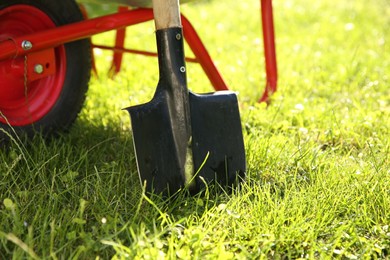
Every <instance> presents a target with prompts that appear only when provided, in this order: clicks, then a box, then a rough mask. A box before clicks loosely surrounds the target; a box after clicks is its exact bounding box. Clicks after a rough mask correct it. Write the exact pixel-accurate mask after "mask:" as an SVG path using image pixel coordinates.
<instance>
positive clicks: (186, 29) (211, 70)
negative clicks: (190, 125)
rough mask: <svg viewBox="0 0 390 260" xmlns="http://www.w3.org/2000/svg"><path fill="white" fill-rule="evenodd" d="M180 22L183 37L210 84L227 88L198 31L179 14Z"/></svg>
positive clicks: (215, 87) (220, 88) (217, 87)
mask: <svg viewBox="0 0 390 260" xmlns="http://www.w3.org/2000/svg"><path fill="white" fill-rule="evenodd" d="M181 22H182V24H183V33H184V38H185V39H186V41H187V43H188V45H189V46H190V48H191V50H192V52H193V53H194V55H195V58H196V59H197V60H198V61H199V63H200V65H201V66H202V68H203V71H204V72H205V73H206V75H207V77H208V78H209V80H210V82H211V84H212V85H213V87H214V89H215V90H227V89H228V87H227V85H226V83H225V81H224V80H223V78H222V76H221V74H220V73H219V71H218V69H217V67H216V66H215V64H214V62H213V60H212V59H211V57H210V55H209V53H208V52H207V50H206V47H205V46H204V44H203V42H202V41H201V39H200V38H199V35H198V33H197V32H196V31H195V29H194V27H193V26H192V24H191V23H190V22H189V21H188V19H187V18H186V17H185V16H184V15H181Z"/></svg>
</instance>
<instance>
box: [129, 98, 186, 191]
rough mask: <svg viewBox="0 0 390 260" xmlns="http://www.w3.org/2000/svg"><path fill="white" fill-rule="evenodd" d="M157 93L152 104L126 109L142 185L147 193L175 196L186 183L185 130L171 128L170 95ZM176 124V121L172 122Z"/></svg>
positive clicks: (180, 123) (177, 123) (173, 125)
mask: <svg viewBox="0 0 390 260" xmlns="http://www.w3.org/2000/svg"><path fill="white" fill-rule="evenodd" d="M164 94H165V93H164V92H160V93H158V94H157V95H156V96H155V97H154V98H153V100H152V101H151V102H149V103H146V104H144V105H140V106H135V107H130V108H127V110H128V111H129V113H130V116H131V125H132V132H133V140H134V148H135V151H136V159H137V167H138V173H139V177H140V180H141V182H142V183H141V184H142V185H144V182H146V191H148V192H153V193H156V194H160V193H163V194H164V195H172V194H173V193H174V192H176V191H178V190H179V189H180V188H181V187H183V186H184V183H185V161H186V150H187V146H188V141H189V139H190V137H189V136H188V134H186V131H185V130H184V131H181V130H180V129H172V128H173V127H175V126H177V125H183V122H172V109H171V108H170V107H169V100H168V96H167V95H164ZM173 121H175V120H173Z"/></svg>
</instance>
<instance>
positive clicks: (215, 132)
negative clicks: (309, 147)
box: [126, 0, 246, 196]
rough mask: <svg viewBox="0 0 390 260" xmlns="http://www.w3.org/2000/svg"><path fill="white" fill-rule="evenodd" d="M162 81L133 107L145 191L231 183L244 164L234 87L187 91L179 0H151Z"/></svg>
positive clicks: (164, 191)
mask: <svg viewBox="0 0 390 260" xmlns="http://www.w3.org/2000/svg"><path fill="white" fill-rule="evenodd" d="M153 13H154V20H155V25H156V40H157V53H158V64H159V82H158V85H157V88H156V91H155V94H154V96H153V98H152V100H151V101H149V102H148V103H145V104H142V105H136V106H132V107H129V108H126V110H127V111H128V112H129V113H130V118H131V124H132V132H133V140H134V147H135V154H136V160H137V167H138V172H139V176H140V179H141V183H142V185H145V187H146V191H147V192H153V193H157V194H164V195H169V196H170V195H173V194H175V193H176V192H177V191H178V190H180V189H182V188H184V187H188V189H189V191H190V192H191V193H197V192H199V191H200V190H201V189H202V188H203V187H204V186H205V185H208V184H209V183H212V182H214V183H217V184H219V185H221V186H223V187H231V186H233V185H235V183H237V180H240V179H243V178H244V175H245V170H246V162H245V149H244V142H243V136H242V129H241V122H240V115H239V109H238V100H237V96H236V94H235V93H234V92H231V91H223V92H216V93H213V94H200V95H198V94H194V93H192V92H189V90H188V88H187V80H186V65H185V60H184V57H185V56H184V48H183V32H182V26H181V21H180V11H179V1H178V0H153Z"/></svg>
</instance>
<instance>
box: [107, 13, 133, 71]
mask: <svg viewBox="0 0 390 260" xmlns="http://www.w3.org/2000/svg"><path fill="white" fill-rule="evenodd" d="M128 10H129V8H128V7H127V6H119V7H118V13H122V12H126V11H128ZM125 37H126V28H120V29H118V30H117V31H116V36H115V48H123V47H124V44H125ZM122 58H123V52H115V51H114V55H113V59H112V64H111V68H110V71H112V72H113V73H112V76H114V75H116V74H118V73H119V71H120V70H121V67H122Z"/></svg>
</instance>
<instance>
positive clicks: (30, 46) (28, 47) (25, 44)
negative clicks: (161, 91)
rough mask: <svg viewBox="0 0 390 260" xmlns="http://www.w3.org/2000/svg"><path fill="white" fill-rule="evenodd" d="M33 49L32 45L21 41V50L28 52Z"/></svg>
mask: <svg viewBox="0 0 390 260" xmlns="http://www.w3.org/2000/svg"><path fill="white" fill-rule="evenodd" d="M32 47H33V45H32V43H31V42H30V41H26V40H25V41H22V48H23V50H25V51H27V50H30V49H31V48H32Z"/></svg>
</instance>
